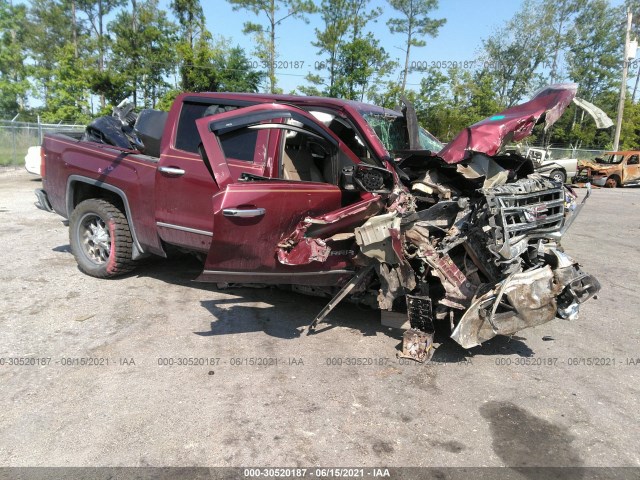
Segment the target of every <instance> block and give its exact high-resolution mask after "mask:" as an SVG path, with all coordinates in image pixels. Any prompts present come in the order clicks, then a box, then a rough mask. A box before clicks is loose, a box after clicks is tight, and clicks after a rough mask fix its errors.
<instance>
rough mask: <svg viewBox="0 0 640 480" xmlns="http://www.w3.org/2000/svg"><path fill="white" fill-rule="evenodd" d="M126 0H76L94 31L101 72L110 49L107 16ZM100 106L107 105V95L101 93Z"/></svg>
mask: <svg viewBox="0 0 640 480" xmlns="http://www.w3.org/2000/svg"><path fill="white" fill-rule="evenodd" d="M125 2H126V0H75V1H74V2H73V9H74V12H75V9H76V8H77V9H78V10H79V11H81V12H83V13H84V14H85V15H86V17H87V19H88V21H89V26H90V29H91V32H92V36H91V44H90V45H91V46H92V47H93V49H94V51H95V57H96V65H95V67H94V69H95V70H97V71H98V72H99V73H102V72H104V70H105V62H106V58H107V54H108V51H109V43H110V41H109V36H108V35H107V34H106V31H105V30H106V29H105V17H106V16H107V15H109V14H110V13H111V12H113V11H114V10H115V9H116V8H118V7H121V6H122V5H124V3H125ZM74 32H75V28H72V35H73V36H75V33H74ZM100 106H101V107H102V108H104V107H105V96H104V94H102V93H101V94H100Z"/></svg>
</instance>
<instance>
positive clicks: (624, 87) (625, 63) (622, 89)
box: [613, 7, 635, 152]
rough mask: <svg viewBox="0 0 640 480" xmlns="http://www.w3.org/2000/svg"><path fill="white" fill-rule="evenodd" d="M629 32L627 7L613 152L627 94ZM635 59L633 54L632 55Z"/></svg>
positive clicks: (616, 147) (617, 144) (616, 149)
mask: <svg viewBox="0 0 640 480" xmlns="http://www.w3.org/2000/svg"><path fill="white" fill-rule="evenodd" d="M630 31H631V8H629V7H627V34H626V36H625V40H624V60H623V62H622V83H621V84H620V101H619V102H618V118H617V120H616V133H615V136H614V137H613V151H614V152H617V151H618V146H619V144H620V130H621V128H622V113H623V112H624V97H625V96H626V94H627V70H629V33H630ZM634 57H635V54H634Z"/></svg>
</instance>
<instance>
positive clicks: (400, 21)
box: [387, 0, 446, 93]
mask: <svg viewBox="0 0 640 480" xmlns="http://www.w3.org/2000/svg"><path fill="white" fill-rule="evenodd" d="M388 1H389V4H390V5H391V6H392V7H393V8H394V9H395V10H397V11H398V12H400V13H401V14H402V16H401V17H399V18H391V19H389V21H387V26H388V27H389V30H390V31H391V33H399V34H402V35H404V36H405V38H406V40H405V43H404V52H405V58H404V68H403V69H402V86H401V91H402V92H403V93H404V91H405V88H406V85H407V75H408V74H409V59H410V56H411V47H416V48H417V47H424V46H425V45H426V44H427V42H426V41H425V40H424V38H425V37H427V36H429V37H435V36H436V35H437V34H438V30H439V29H440V27H441V26H442V25H444V24H445V22H446V19H438V20H435V19H433V18H430V17H429V13H430V12H431V11H432V10H434V9H436V8H438V0H388Z"/></svg>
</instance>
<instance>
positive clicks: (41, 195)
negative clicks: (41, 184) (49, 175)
mask: <svg viewBox="0 0 640 480" xmlns="http://www.w3.org/2000/svg"><path fill="white" fill-rule="evenodd" d="M35 194H36V198H37V200H36V202H35V206H36V207H38V208H39V209H40V210H44V211H45V212H53V207H52V206H51V202H49V197H48V196H47V192H45V191H44V190H43V189H41V188H36V190H35Z"/></svg>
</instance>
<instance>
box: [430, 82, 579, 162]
mask: <svg viewBox="0 0 640 480" xmlns="http://www.w3.org/2000/svg"><path fill="white" fill-rule="evenodd" d="M577 89H578V85H577V84H575V83H566V84H557V85H550V86H548V87H546V88H543V89H542V90H540V91H539V92H538V93H537V94H535V95H534V96H533V98H532V99H531V100H529V101H528V102H526V103H523V104H521V105H517V106H515V107H511V108H507V109H506V110H503V111H502V112H500V113H498V114H496V115H493V116H491V117H488V118H485V119H484V120H481V121H480V122H478V123H476V124H474V125H472V126H470V127H468V128H466V129H464V130H463V131H462V132H460V133H459V134H458V135H457V136H456V137H455V138H454V139H453V140H452V141H451V142H449V143H448V144H447V146H445V147H444V148H443V149H442V150H440V152H439V153H438V157H440V158H442V159H443V160H444V161H445V162H446V163H459V162H462V161H463V160H466V159H468V158H470V157H471V156H472V155H473V153H475V152H477V153H484V154H486V155H489V156H492V155H495V154H497V153H498V152H499V151H500V150H501V149H502V147H503V146H504V145H505V144H506V143H508V142H518V141H520V140H522V139H523V138H525V137H528V136H529V135H531V132H532V130H533V127H535V126H536V125H537V124H538V123H540V122H541V121H542V120H544V121H545V127H544V128H545V131H546V130H547V129H548V128H549V127H550V126H551V125H553V124H554V123H555V122H556V121H557V120H558V118H560V116H561V115H562V114H563V112H564V111H565V110H566V108H567V106H568V105H569V104H570V103H571V101H572V100H573V98H574V97H575V95H576V91H577Z"/></svg>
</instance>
